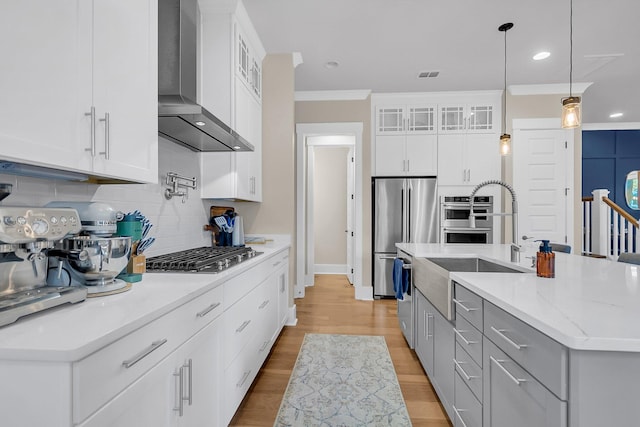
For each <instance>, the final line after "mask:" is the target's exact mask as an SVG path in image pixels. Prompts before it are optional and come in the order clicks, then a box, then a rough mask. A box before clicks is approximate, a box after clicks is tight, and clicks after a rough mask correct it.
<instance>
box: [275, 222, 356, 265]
mask: <svg viewBox="0 0 640 427" xmlns="http://www.w3.org/2000/svg"><path fill="white" fill-rule="evenodd" d="M345 231H346V230H345ZM281 263H282V261H278V262H276V263H273V264H271V267H273V268H276V267H277V266H279V265H280V264H281Z"/></svg>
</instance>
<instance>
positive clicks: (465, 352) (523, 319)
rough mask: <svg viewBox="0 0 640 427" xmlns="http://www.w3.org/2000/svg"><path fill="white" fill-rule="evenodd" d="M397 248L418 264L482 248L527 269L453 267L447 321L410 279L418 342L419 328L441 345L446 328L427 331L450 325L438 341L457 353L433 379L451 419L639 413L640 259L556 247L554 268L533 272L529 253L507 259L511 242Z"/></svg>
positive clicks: (582, 419)
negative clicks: (548, 274) (545, 273)
mask: <svg viewBox="0 0 640 427" xmlns="http://www.w3.org/2000/svg"><path fill="white" fill-rule="evenodd" d="M397 247H398V249H399V250H402V251H403V252H405V253H408V254H409V255H411V256H413V258H414V264H415V262H416V260H419V259H422V258H443V257H446V258H456V257H461V258H463V257H464V258H471V257H479V258H484V259H486V260H489V261H493V262H496V263H499V264H502V265H505V266H512V267H515V268H517V269H519V270H521V271H529V272H528V273H527V272H525V273H476V272H473V273H472V272H453V271H452V272H451V273H450V274H449V277H450V279H451V280H452V281H453V284H454V289H455V297H454V298H455V300H456V301H455V302H454V305H455V318H454V319H453V320H452V321H447V319H445V318H444V317H443V316H442V314H441V313H439V312H438V310H435V309H433V307H431V306H430V304H429V301H428V299H427V298H425V297H424V295H423V294H422V293H421V292H420V287H419V285H416V287H415V289H416V297H415V298H414V300H416V302H415V303H414V304H415V305H414V307H416V310H415V317H414V318H415V321H416V323H417V328H414V330H417V331H418V332H417V334H416V335H418V336H417V337H416V338H417V342H418V343H419V342H420V336H419V333H420V331H423V333H424V341H426V342H427V343H429V344H430V345H432V346H434V350H432V351H433V352H435V353H436V354H437V352H438V350H439V349H438V347H439V342H438V339H437V338H438V336H442V333H441V332H442V331H439V330H434V331H433V332H432V329H433V328H434V326H433V325H435V327H437V326H438V325H442V324H444V323H443V322H446V325H449V326H447V327H450V328H451V332H450V334H449V337H450V338H449V339H445V338H443V339H440V344H442V345H444V346H445V347H447V348H445V350H446V351H447V352H449V353H448V354H450V355H454V357H453V360H452V362H451V363H450V364H449V363H447V364H446V365H445V367H444V368H441V369H440V371H441V372H439V374H440V375H443V372H442V371H443V370H444V377H445V380H444V381H442V380H441V381H440V383H442V384H438V381H437V379H436V384H435V387H436V390H437V391H438V392H439V394H443V396H441V400H443V404H445V409H447V412H448V413H449V414H450V416H451V418H452V420H454V422H455V424H456V425H467V426H469V427H470V426H472V425H484V426H485V427H490V426H494V427H497V426H503V425H504V426H506V425H521V426H525V425H531V426H534V425H545V426H565V425H568V426H572V427H574V426H581V427H582V426H600V425H606V424H612V425H633V424H634V423H635V422H636V421H635V420H636V418H637V415H636V412H637V411H635V402H636V400H637V398H638V397H640V385H639V384H640V327H638V324H639V321H640V291H639V286H638V285H639V283H640V278H638V273H639V271H640V266H636V265H630V264H623V263H616V262H611V261H608V260H603V259H595V258H589V257H582V256H576V255H568V254H564V253H557V254H556V267H555V276H556V277H555V278H553V279H545V278H539V277H537V276H536V274H535V269H533V268H531V265H532V262H531V259H528V258H525V257H524V256H523V257H522V259H521V262H520V263H519V264H518V265H514V264H513V263H511V262H509V259H510V256H509V245H440V244H398V245H397ZM527 255H532V253H531V254H527ZM415 270H416V269H415V267H414V272H415ZM414 280H416V279H415V278H414ZM418 305H420V307H421V309H422V311H419V309H418V308H417V307H418ZM425 307H426V308H425ZM421 316H422V317H421ZM423 319H424V320H423ZM434 320H435V321H434ZM439 320H440V322H439ZM420 322H423V323H424V325H423V326H422V327H421V324H420ZM434 338H435V339H434ZM434 341H435V342H434ZM451 346H453V348H449V347H451ZM423 349H424V346H422V347H420V346H419V345H418V344H416V352H417V353H418V355H419V356H420V355H421V354H426V355H427V356H426V357H424V356H423V357H421V361H423V359H425V361H423V365H426V366H425V370H426V371H427V373H428V374H429V371H430V370H432V369H433V368H432V366H436V365H433V364H431V365H430V364H429V363H430V362H429V356H428V355H429V354H430V353H428V352H425V351H424V350H423ZM445 359H446V358H445ZM435 360H438V359H437V357H435ZM449 360H451V359H449ZM436 367H437V366H436ZM451 376H452V377H453V378H451ZM436 378H437V376H436ZM447 405H449V406H450V407H447ZM461 405H463V406H464V405H466V406H465V407H464V408H463V409H461ZM467 406H468V407H467ZM510 423H511V424H510Z"/></svg>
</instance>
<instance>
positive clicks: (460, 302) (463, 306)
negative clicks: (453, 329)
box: [452, 298, 480, 313]
mask: <svg viewBox="0 0 640 427" xmlns="http://www.w3.org/2000/svg"><path fill="white" fill-rule="evenodd" d="M452 300H453V302H454V303H455V304H456V305H458V306H460V308H462V309H463V310H464V311H466V312H467V313H469V312H471V311H478V310H480V309H479V308H469V307H467V306H466V305H464V304H463V302H464V301H460V300H458V299H455V298H452Z"/></svg>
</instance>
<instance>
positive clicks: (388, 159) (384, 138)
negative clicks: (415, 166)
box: [374, 135, 419, 176]
mask: <svg viewBox="0 0 640 427" xmlns="http://www.w3.org/2000/svg"><path fill="white" fill-rule="evenodd" d="M406 138H407V137H406V136H404V135H378V136H376V165H375V166H376V168H375V172H374V173H375V175H376V176H398V175H406V173H407V160H406V157H405V141H406ZM418 138H419V137H418ZM416 160H418V159H416Z"/></svg>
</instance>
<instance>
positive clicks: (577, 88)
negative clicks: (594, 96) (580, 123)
mask: <svg viewBox="0 0 640 427" xmlns="http://www.w3.org/2000/svg"><path fill="white" fill-rule="evenodd" d="M592 84H593V82H583V83H573V84H572V85H571V94H572V95H582V94H583V93H584V91H585V90H587V88H588V87H589V86H591V85H592ZM507 90H508V91H509V93H510V94H511V95H563V94H568V93H569V83H552V84H544V85H511V86H509V87H508V88H507Z"/></svg>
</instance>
